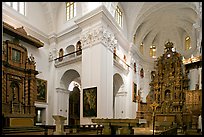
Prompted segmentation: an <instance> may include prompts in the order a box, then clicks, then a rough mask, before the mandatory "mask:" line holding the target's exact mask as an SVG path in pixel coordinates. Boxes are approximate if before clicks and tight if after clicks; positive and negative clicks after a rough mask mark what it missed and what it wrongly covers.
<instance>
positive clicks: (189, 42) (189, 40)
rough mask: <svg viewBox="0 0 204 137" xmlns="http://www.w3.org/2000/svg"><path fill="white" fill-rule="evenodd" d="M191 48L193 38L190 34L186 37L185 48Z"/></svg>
mask: <svg viewBox="0 0 204 137" xmlns="http://www.w3.org/2000/svg"><path fill="white" fill-rule="evenodd" d="M188 49H191V39H190V37H189V36H187V37H186V38H185V50H188Z"/></svg>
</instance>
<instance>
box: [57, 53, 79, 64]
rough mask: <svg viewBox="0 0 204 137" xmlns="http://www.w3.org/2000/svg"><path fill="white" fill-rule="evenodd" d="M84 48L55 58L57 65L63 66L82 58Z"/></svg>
mask: <svg viewBox="0 0 204 137" xmlns="http://www.w3.org/2000/svg"><path fill="white" fill-rule="evenodd" d="M81 55H82V50H77V51H74V52H71V53H68V54H66V55H64V56H62V57H58V58H56V59H54V61H55V67H62V66H65V65H68V64H71V63H75V62H77V61H80V60H81V57H82V56H81Z"/></svg>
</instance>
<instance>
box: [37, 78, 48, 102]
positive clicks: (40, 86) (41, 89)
mask: <svg viewBox="0 0 204 137" xmlns="http://www.w3.org/2000/svg"><path fill="white" fill-rule="evenodd" d="M36 85H37V101H40V102H46V100H47V99H46V97H47V81H46V80H43V79H39V78H36Z"/></svg>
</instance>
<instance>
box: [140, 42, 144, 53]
mask: <svg viewBox="0 0 204 137" xmlns="http://www.w3.org/2000/svg"><path fill="white" fill-rule="evenodd" d="M143 46H144V44H143V42H142V43H141V44H140V52H141V53H142V54H143Z"/></svg>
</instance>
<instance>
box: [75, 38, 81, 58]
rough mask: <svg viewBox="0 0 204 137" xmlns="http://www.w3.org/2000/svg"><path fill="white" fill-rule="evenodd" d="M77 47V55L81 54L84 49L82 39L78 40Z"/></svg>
mask: <svg viewBox="0 0 204 137" xmlns="http://www.w3.org/2000/svg"><path fill="white" fill-rule="evenodd" d="M76 47H77V53H76V54H77V56H78V55H81V53H82V49H81V42H80V41H78V42H77V44H76Z"/></svg>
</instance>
